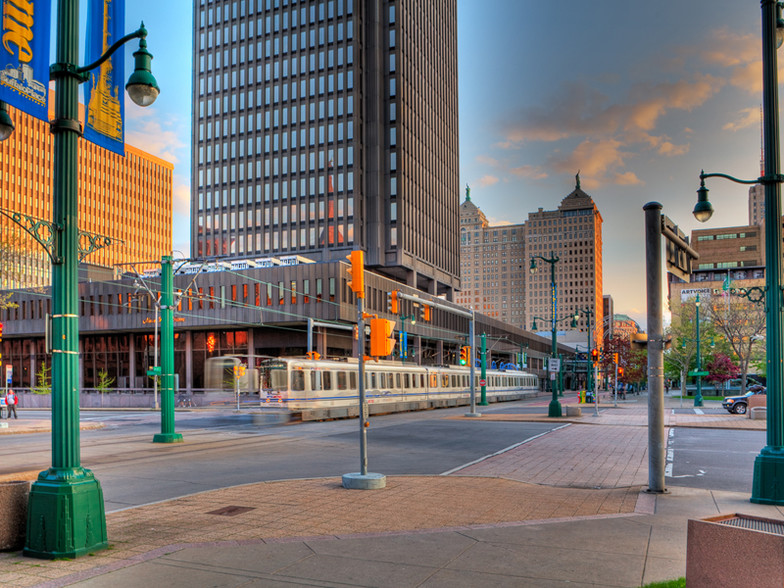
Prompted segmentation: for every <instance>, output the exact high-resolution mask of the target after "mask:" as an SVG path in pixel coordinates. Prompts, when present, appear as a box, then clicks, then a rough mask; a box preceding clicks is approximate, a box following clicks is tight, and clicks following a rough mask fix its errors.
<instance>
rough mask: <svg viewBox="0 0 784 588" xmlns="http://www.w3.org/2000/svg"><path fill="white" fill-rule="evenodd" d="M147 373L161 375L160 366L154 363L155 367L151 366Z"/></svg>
mask: <svg viewBox="0 0 784 588" xmlns="http://www.w3.org/2000/svg"><path fill="white" fill-rule="evenodd" d="M147 375H148V376H150V377H152V376H160V375H161V366H159V365H156V366H155V367H151V368H150V369H148V370H147Z"/></svg>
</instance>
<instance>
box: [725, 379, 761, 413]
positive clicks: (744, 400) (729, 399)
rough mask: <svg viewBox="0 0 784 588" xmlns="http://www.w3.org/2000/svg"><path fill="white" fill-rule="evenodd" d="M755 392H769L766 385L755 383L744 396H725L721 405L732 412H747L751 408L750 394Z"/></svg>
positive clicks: (752, 394)
mask: <svg viewBox="0 0 784 588" xmlns="http://www.w3.org/2000/svg"><path fill="white" fill-rule="evenodd" d="M755 394H767V390H766V389H765V387H764V386H761V385H759V384H755V385H754V386H752V387H751V388H749V391H748V392H746V393H745V394H743V395H742V396H725V398H724V401H723V402H722V403H721V405H722V406H723V407H724V408H726V409H727V410H728V411H730V412H732V413H735V414H746V410H748V408H749V396H754V395H755Z"/></svg>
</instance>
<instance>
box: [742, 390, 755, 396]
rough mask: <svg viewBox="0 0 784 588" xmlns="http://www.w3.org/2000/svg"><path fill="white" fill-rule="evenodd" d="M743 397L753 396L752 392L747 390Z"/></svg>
mask: <svg viewBox="0 0 784 588" xmlns="http://www.w3.org/2000/svg"><path fill="white" fill-rule="evenodd" d="M744 396H746V397H749V396H754V392H752V391H751V390H749V391H748V392H746V393H745V394H744Z"/></svg>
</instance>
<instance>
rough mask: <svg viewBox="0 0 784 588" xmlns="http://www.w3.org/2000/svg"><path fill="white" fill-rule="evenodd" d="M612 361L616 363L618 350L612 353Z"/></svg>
mask: <svg viewBox="0 0 784 588" xmlns="http://www.w3.org/2000/svg"><path fill="white" fill-rule="evenodd" d="M613 363H618V352H617V351H616V352H615V353H613Z"/></svg>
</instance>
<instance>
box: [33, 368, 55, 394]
mask: <svg viewBox="0 0 784 588" xmlns="http://www.w3.org/2000/svg"><path fill="white" fill-rule="evenodd" d="M35 379H36V381H37V382H38V385H37V386H34V387H33V393H34V394H51V393H52V368H51V367H49V366H48V365H46V363H45V362H42V363H41V367H40V368H38V371H37V372H36V373H35Z"/></svg>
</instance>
